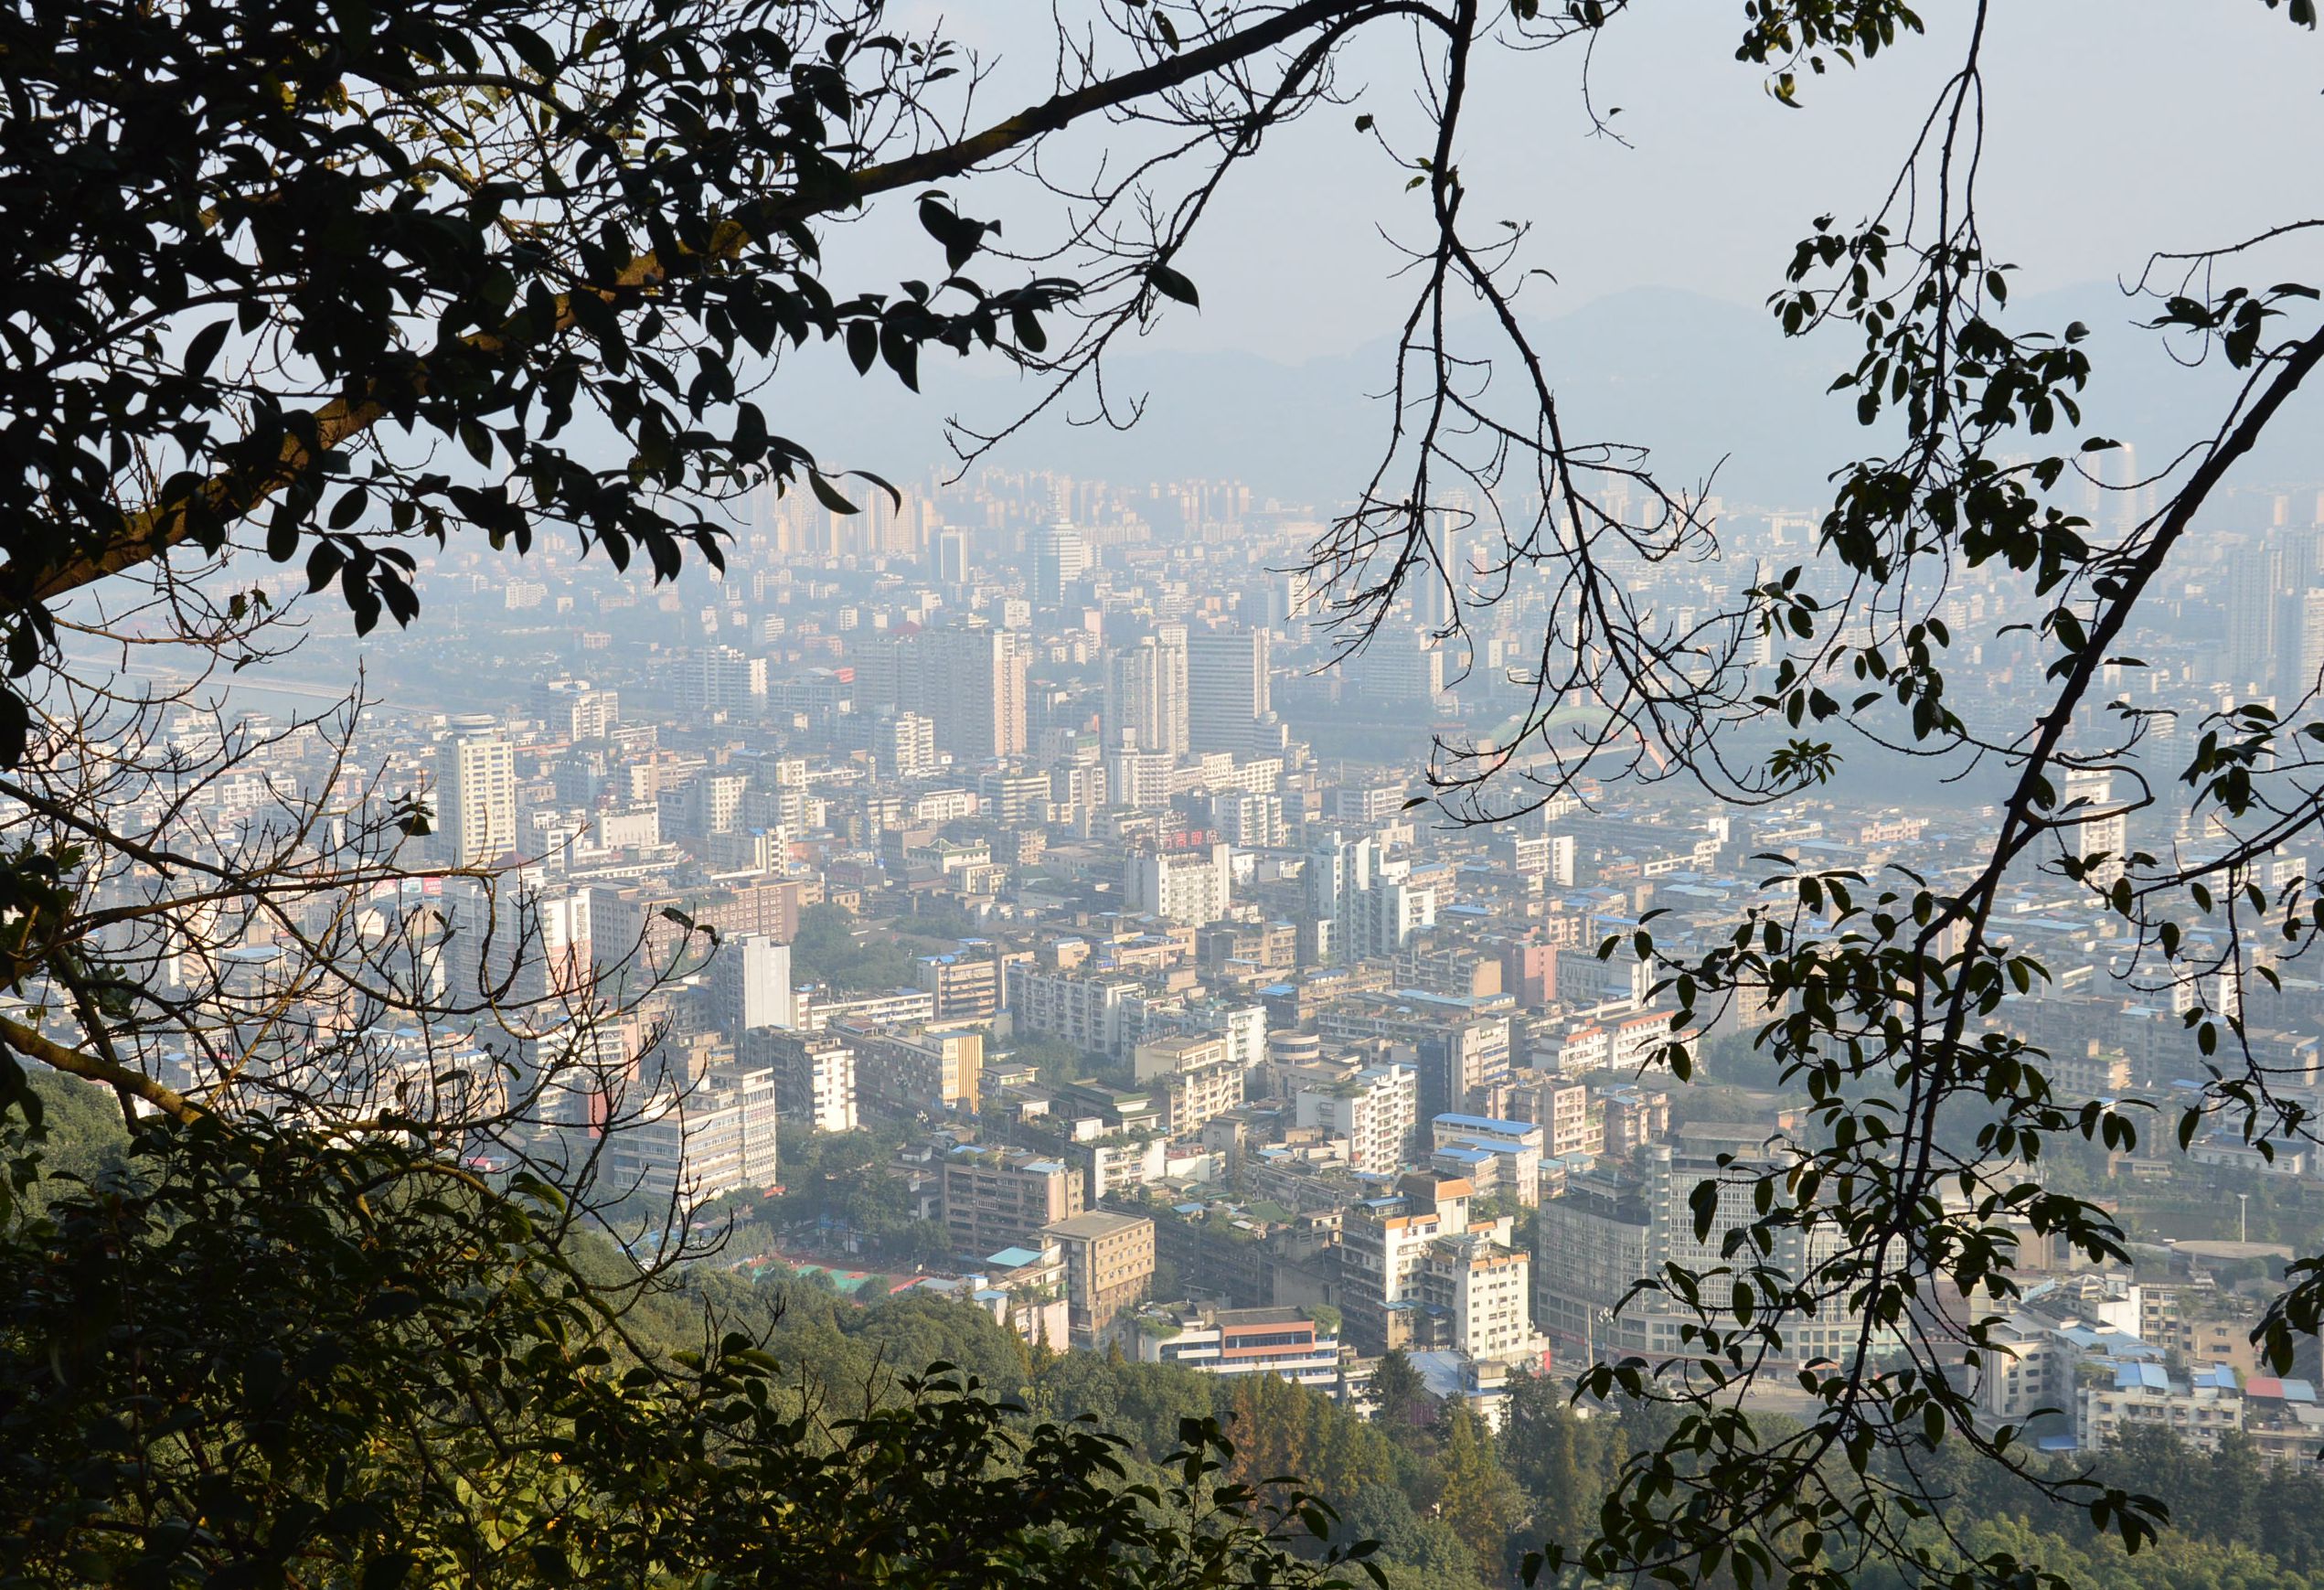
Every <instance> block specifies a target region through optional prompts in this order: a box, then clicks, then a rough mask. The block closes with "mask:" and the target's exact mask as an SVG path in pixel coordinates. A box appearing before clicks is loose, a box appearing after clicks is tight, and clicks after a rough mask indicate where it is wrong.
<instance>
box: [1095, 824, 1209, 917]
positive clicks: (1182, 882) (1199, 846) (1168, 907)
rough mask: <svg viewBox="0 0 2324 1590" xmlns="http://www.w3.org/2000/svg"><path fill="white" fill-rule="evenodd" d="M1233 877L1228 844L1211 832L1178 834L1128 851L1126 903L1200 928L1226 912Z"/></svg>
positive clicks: (1125, 869)
mask: <svg viewBox="0 0 2324 1590" xmlns="http://www.w3.org/2000/svg"><path fill="white" fill-rule="evenodd" d="M1232 876H1233V875H1232V872H1231V870H1230V860H1229V854H1228V850H1227V847H1226V846H1225V845H1224V844H1223V843H1221V841H1219V840H1218V839H1217V838H1214V837H1213V836H1212V835H1210V833H1208V832H1203V831H1197V832H1195V833H1190V834H1186V835H1181V836H1174V837H1173V838H1172V839H1170V840H1168V841H1164V842H1158V843H1157V844H1155V845H1153V846H1151V847H1148V848H1140V849H1136V850H1133V851H1131V852H1130V853H1129V855H1128V857H1127V858H1126V864H1125V867H1124V869H1123V880H1122V881H1123V885H1124V893H1125V896H1126V898H1125V901H1124V903H1125V905H1127V906H1128V907H1129V908H1130V910H1132V911H1134V912H1145V913H1146V915H1148V916H1158V917H1160V918H1161V919H1162V920H1163V921H1165V922H1177V923H1187V924H1189V925H1190V926H1193V927H1200V926H1202V925H1203V924H1204V923H1212V922H1216V921H1218V920H1219V919H1220V918H1221V917H1222V916H1224V915H1226V913H1227V905H1228V902H1229V900H1230V891H1231V881H1232Z"/></svg>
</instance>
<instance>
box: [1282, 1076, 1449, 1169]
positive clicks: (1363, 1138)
mask: <svg viewBox="0 0 2324 1590" xmlns="http://www.w3.org/2000/svg"><path fill="white" fill-rule="evenodd" d="M1292 1108H1293V1111H1294V1118H1295V1121H1296V1122H1297V1124H1298V1125H1299V1126H1300V1127H1301V1128H1302V1129H1306V1128H1309V1127H1314V1128H1317V1129H1320V1130H1321V1131H1323V1132H1324V1133H1325V1134H1327V1136H1334V1137H1345V1138H1346V1139H1348V1163H1349V1166H1350V1167H1351V1168H1354V1169H1357V1170H1366V1171H1370V1172H1373V1173H1374V1174H1378V1175H1387V1174H1389V1173H1391V1172H1392V1171H1394V1170H1395V1169H1396V1168H1398V1167H1399V1166H1401V1165H1402V1164H1403V1163H1404V1162H1405V1161H1406V1160H1408V1159H1409V1158H1412V1149H1413V1129H1414V1127H1415V1126H1416V1124H1417V1122H1418V1119H1419V1115H1420V1072H1417V1071H1416V1070H1414V1069H1413V1067H1412V1066H1409V1065H1406V1064H1403V1063H1402V1062H1390V1063H1388V1064H1386V1065H1375V1066H1369V1067H1366V1068H1365V1069H1364V1070H1362V1071H1359V1072H1357V1073H1356V1074H1355V1075H1354V1076H1351V1077H1327V1076H1315V1077H1301V1078H1298V1079H1296V1080H1295V1082H1294V1083H1293V1084H1292Z"/></svg>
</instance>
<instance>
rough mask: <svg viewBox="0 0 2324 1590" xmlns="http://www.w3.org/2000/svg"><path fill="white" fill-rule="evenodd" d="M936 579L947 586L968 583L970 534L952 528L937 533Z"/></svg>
mask: <svg viewBox="0 0 2324 1590" xmlns="http://www.w3.org/2000/svg"><path fill="white" fill-rule="evenodd" d="M936 579H937V581H938V582H940V583H943V584H945V585H965V584H967V583H968V532H967V531H966V530H956V529H951V528H945V529H941V530H938V531H937V532H936Z"/></svg>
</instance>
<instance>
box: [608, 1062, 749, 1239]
mask: <svg viewBox="0 0 2324 1590" xmlns="http://www.w3.org/2000/svg"><path fill="white" fill-rule="evenodd" d="M777 1115H778V1105H777V1101H776V1093H775V1077H774V1072H773V1070H772V1069H770V1068H767V1067H763V1066H761V1067H752V1068H751V1069H749V1070H741V1069H726V1068H714V1069H712V1070H711V1071H709V1072H707V1073H705V1074H704V1075H703V1076H702V1077H701V1078H700V1080H698V1082H696V1083H693V1085H691V1086H690V1087H688V1086H681V1085H679V1084H678V1083H676V1082H675V1081H672V1082H669V1083H665V1084H664V1085H663V1086H662V1087H661V1088H658V1089H656V1091H655V1092H654V1094H651V1095H650V1096H649V1097H648V1098H647V1099H646V1100H645V1104H643V1106H642V1107H641V1108H639V1110H638V1111H637V1115H636V1118H635V1119H634V1120H632V1121H627V1122H624V1123H623V1124H620V1125H617V1126H614V1127H613V1128H612V1129H611V1130H609V1131H608V1132H607V1133H606V1137H605V1151H604V1161H603V1167H604V1168H603V1171H602V1175H603V1176H604V1177H606V1178H608V1179H609V1182H608V1184H609V1185H610V1186H612V1187H614V1188H619V1189H621V1190H623V1191H624V1194H625V1195H626V1196H629V1197H632V1198H635V1199H638V1200H641V1201H645V1203H646V1204H647V1205H648V1206H652V1205H655V1204H668V1205H674V1206H675V1207H677V1209H678V1210H680V1211H683V1212H687V1213H690V1212H691V1211H694V1210H697V1209H699V1208H700V1207H701V1206H702V1205H704V1204H707V1203H711V1202H715V1201H717V1200H719V1199H721V1198H724V1197H726V1196H727V1195H728V1194H730V1193H734V1192H741V1191H744V1190H752V1189H758V1188H766V1187H772V1186H773V1185H774V1184H775V1182H776V1180H777V1174H776V1164H775V1122H776V1119H777Z"/></svg>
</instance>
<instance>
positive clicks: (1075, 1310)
mask: <svg viewBox="0 0 2324 1590" xmlns="http://www.w3.org/2000/svg"><path fill="white" fill-rule="evenodd" d="M1040 1234H1041V1236H1042V1237H1043V1238H1045V1239H1046V1240H1048V1241H1050V1242H1054V1243H1057V1245H1058V1246H1059V1247H1061V1248H1062V1249H1064V1251H1065V1289H1066V1297H1067V1299H1068V1300H1069V1301H1070V1302H1071V1305H1072V1310H1071V1318H1072V1335H1073V1345H1074V1346H1076V1347H1094V1346H1096V1345H1097V1342H1098V1340H1099V1339H1101V1338H1102V1337H1103V1335H1104V1333H1105V1330H1106V1328H1107V1327H1108V1326H1110V1325H1112V1324H1113V1323H1114V1316H1115V1315H1117V1314H1119V1313H1120V1312H1121V1311H1122V1310H1123V1309H1124V1308H1126V1307H1129V1306H1131V1305H1132V1304H1134V1303H1137V1302H1140V1301H1142V1300H1144V1298H1145V1297H1146V1288H1147V1286H1149V1285H1150V1284H1151V1283H1152V1281H1153V1279H1154V1222H1152V1221H1150V1220H1147V1219H1146V1218H1145V1217H1144V1216H1142V1215H1134V1214H1114V1213H1109V1212H1107V1211H1103V1210H1096V1211H1091V1212H1089V1213H1087V1214H1074V1215H1071V1216H1070V1217H1068V1218H1066V1219H1062V1220H1056V1221H1052V1222H1050V1223H1049V1224H1048V1225H1046V1226H1044V1227H1042V1228H1041V1233H1040Z"/></svg>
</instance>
